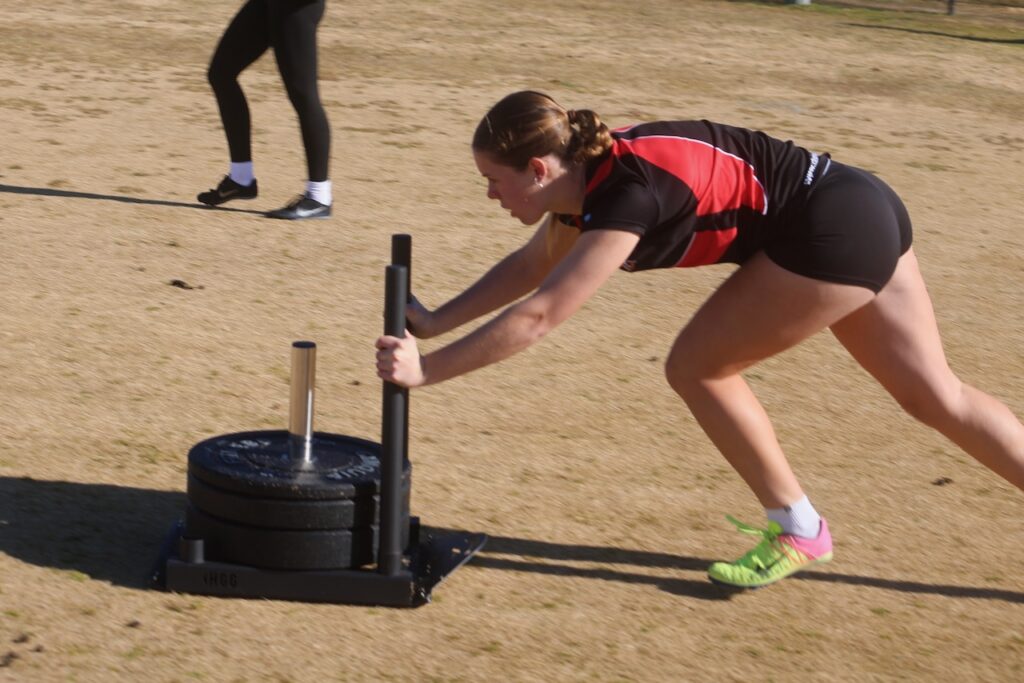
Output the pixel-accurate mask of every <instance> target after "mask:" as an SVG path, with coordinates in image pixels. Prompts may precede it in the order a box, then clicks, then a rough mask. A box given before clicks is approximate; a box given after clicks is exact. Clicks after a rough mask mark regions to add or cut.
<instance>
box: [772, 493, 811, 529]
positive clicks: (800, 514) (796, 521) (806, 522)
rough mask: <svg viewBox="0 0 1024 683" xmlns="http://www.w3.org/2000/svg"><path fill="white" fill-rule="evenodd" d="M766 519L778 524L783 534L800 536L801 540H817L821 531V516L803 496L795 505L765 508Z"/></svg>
mask: <svg viewBox="0 0 1024 683" xmlns="http://www.w3.org/2000/svg"><path fill="white" fill-rule="evenodd" d="M765 513H766V514H767V515H768V519H769V520H771V521H773V522H778V524H779V526H781V527H782V531H783V533H786V534H792V535H794V536H801V537H803V538H817V537H818V532H819V531H820V530H821V516H820V515H819V514H818V511H817V510H815V509H814V506H813V505H811V501H810V500H808V499H807V496H804V497H803V498H801V499H800V500H798V501H796V502H795V503H791V504H789V505H787V506H786V507H781V508H765Z"/></svg>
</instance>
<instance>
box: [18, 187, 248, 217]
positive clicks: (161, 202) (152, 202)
mask: <svg viewBox="0 0 1024 683" xmlns="http://www.w3.org/2000/svg"><path fill="white" fill-rule="evenodd" d="M0 192H6V193H8V194H28V195H35V196H37V197H66V198H70V199H93V200H101V201H108V202H121V203H123V204H147V205H149V206H171V207H175V208H179V209H199V210H200V211H231V212H234V213H251V214H256V215H258V216H262V215H263V213H264V212H263V211H256V210H255V209H236V208H229V207H226V206H219V207H217V208H213V207H209V206H204V205H203V204H199V203H197V202H176V201H171V200H168V199H142V198H140V197H130V196H127V195H117V194H97V193H95V192H78V191H75V190H58V189H55V188H52V187H24V186H21V185H3V184H0Z"/></svg>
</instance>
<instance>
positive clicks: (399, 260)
mask: <svg viewBox="0 0 1024 683" xmlns="http://www.w3.org/2000/svg"><path fill="white" fill-rule="evenodd" d="M391 265H393V266H405V282H406V287H405V290H406V292H405V300H406V301H407V302H409V301H412V235H406V234H398V235H392V236H391ZM385 298H386V297H385ZM402 310H403V314H402V326H403V328H404V327H407V326H408V321H407V320H406V318H405V314H404V310H405V309H404V307H403V309H402ZM394 315H395V317H396V319H397V317H398V313H397V312H396V313H395V314H394ZM413 333H414V334H415V330H413ZM385 334H391V333H390V332H385ZM399 336H400V335H399ZM408 396H409V394H408V392H406V400H405V412H404V413H403V414H402V418H401V419H402V423H403V424H404V425H405V438H404V439H403V440H402V453H404V454H405V455H404V457H405V459H406V460H408V459H409V398H408Z"/></svg>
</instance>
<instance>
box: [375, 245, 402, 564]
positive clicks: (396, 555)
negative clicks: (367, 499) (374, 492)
mask: <svg viewBox="0 0 1024 683" xmlns="http://www.w3.org/2000/svg"><path fill="white" fill-rule="evenodd" d="M385 275H386V279H385V288H384V334H387V335H390V336H392V337H404V336H405V302H406V298H407V296H408V291H409V279H408V276H409V271H408V269H407V268H406V267H405V266H400V265H394V264H392V265H390V266H388V267H387V269H386V274H385ZM408 405H409V390H408V389H406V388H405V387H400V386H398V385H397V384H395V383H394V382H384V407H383V413H382V416H381V417H382V419H381V423H382V424H381V462H380V499H381V508H380V546H379V548H378V553H379V556H378V558H377V571H379V572H380V573H381V574H385V575H387V576H394V575H395V574H397V573H398V572H399V570H401V568H402V548H401V539H402V522H403V519H402V514H401V500H402V499H401V491H402V460H403V458H404V457H405V451H404V445H405V443H406V432H407V431H408V425H407V424H406V420H407V419H408V412H407V408H408Z"/></svg>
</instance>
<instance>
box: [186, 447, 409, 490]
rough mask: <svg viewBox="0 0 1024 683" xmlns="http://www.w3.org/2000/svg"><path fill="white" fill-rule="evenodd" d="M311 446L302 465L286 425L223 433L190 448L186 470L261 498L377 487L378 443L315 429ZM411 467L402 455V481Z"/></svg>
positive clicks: (378, 479) (224, 488)
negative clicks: (282, 427) (309, 461)
mask: <svg viewBox="0 0 1024 683" xmlns="http://www.w3.org/2000/svg"><path fill="white" fill-rule="evenodd" d="M311 450H312V454H313V457H312V461H311V463H309V464H308V465H304V464H303V462H302V459H301V458H297V457H293V456H292V453H291V435H290V434H289V433H288V431H287V430H266V431H256V432H238V433H235V434H224V435H221V436H215V437H213V438H210V439H207V440H205V441H200V442H199V443H197V444H196V445H195V446H193V447H192V449H191V450H190V451H189V452H188V471H189V474H191V475H193V476H195V477H196V478H197V479H200V480H201V481H203V482H205V483H207V484H210V485H212V486H216V487H218V488H220V489H223V490H225V491H234V492H236V493H241V494H243V495H248V496H253V497H261V498H284V499H287V500H341V499H352V498H357V497H361V496H364V495H369V496H372V495H374V494H376V493H379V492H380V455H381V446H380V444H378V443H374V442H373V441H367V440H365V439H358V438H356V437H352V436H344V435H341V434H327V433H323V432H316V433H314V435H313V440H312V449H311ZM409 468H410V465H409V461H408V460H405V462H404V465H403V469H402V475H403V480H404V479H406V478H407V477H408V473H409Z"/></svg>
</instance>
